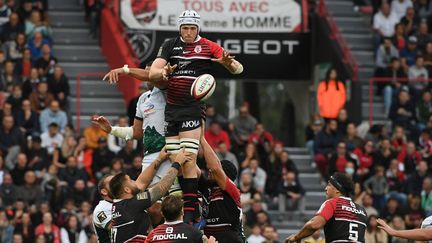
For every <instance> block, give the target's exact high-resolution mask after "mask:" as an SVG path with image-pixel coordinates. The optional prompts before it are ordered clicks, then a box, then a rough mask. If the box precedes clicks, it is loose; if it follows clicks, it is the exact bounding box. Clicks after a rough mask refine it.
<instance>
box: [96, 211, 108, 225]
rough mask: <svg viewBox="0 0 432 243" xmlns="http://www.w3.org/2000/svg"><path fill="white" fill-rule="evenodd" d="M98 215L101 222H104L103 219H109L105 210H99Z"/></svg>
mask: <svg viewBox="0 0 432 243" xmlns="http://www.w3.org/2000/svg"><path fill="white" fill-rule="evenodd" d="M96 217H97V219H98V220H99V222H101V223H102V222H103V221H105V219H107V216H106V214H105V212H104V211H101V212H99V213H98V214H97V215H96Z"/></svg>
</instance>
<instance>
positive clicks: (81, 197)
mask: <svg viewBox="0 0 432 243" xmlns="http://www.w3.org/2000/svg"><path fill="white" fill-rule="evenodd" d="M71 195H72V197H73V199H74V201H75V205H81V203H83V202H85V201H86V200H91V193H90V190H89V188H88V187H87V185H86V183H85V181H84V180H81V179H78V180H76V181H75V183H74V185H73V188H68V190H67V191H66V194H65V195H64V197H63V198H68V197H70V196H71Z"/></svg>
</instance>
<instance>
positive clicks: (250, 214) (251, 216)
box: [246, 200, 265, 227]
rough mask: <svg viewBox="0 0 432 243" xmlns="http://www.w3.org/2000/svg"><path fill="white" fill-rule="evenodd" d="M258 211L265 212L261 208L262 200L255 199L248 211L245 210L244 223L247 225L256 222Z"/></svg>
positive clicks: (250, 225)
mask: <svg viewBox="0 0 432 243" xmlns="http://www.w3.org/2000/svg"><path fill="white" fill-rule="evenodd" d="M259 213H265V211H264V209H263V205H262V202H261V201H259V200H255V201H254V202H253V203H252V207H251V208H250V209H249V210H248V211H246V224H247V225H248V226H249V227H252V226H253V225H255V224H257V221H258V214H259Z"/></svg>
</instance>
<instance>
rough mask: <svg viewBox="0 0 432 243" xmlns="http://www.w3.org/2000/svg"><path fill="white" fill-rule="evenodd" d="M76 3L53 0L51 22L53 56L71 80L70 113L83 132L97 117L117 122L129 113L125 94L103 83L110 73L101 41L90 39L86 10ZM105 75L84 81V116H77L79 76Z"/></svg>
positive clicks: (87, 78) (81, 108) (83, 79)
mask: <svg viewBox="0 0 432 243" xmlns="http://www.w3.org/2000/svg"><path fill="white" fill-rule="evenodd" d="M78 2H79V1H76V0H62V1H59V0H49V11H48V15H49V19H50V23H51V26H52V29H53V40H54V45H53V52H54V55H55V56H56V57H57V59H58V60H59V64H60V65H61V67H62V68H63V70H64V72H65V73H66V75H67V76H68V77H69V84H70V86H71V97H70V112H71V116H72V119H73V123H74V126H76V124H77V123H76V121H77V119H78V117H79V119H78V120H79V121H80V127H81V129H83V128H85V127H87V126H88V125H90V118H91V116H92V115H93V114H100V115H105V116H107V117H108V118H109V119H110V120H114V119H116V118H117V117H118V116H119V115H123V114H125V112H126V108H125V104H124V101H123V98H122V95H121V93H120V92H119V91H118V90H117V87H116V86H112V85H108V84H107V83H106V82H103V81H102V80H101V79H102V75H103V74H105V73H106V72H107V71H109V67H108V65H107V64H106V62H105V57H104V56H103V55H102V52H101V49H100V47H99V41H98V40H97V39H93V38H91V36H90V34H89V33H90V28H89V24H88V23H86V22H85V19H84V8H83V6H80V5H79V4H78ZM83 72H87V73H101V75H100V76H97V77H82V78H81V80H80V84H79V88H80V111H81V113H80V115H79V116H78V114H77V110H76V107H77V100H78V98H77V93H78V92H77V88H78V81H77V75H78V73H83Z"/></svg>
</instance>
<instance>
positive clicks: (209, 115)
mask: <svg viewBox="0 0 432 243" xmlns="http://www.w3.org/2000/svg"><path fill="white" fill-rule="evenodd" d="M213 121H215V122H217V123H219V124H220V125H221V127H222V129H224V130H226V131H227V130H228V120H227V119H226V118H225V117H224V116H222V115H221V114H219V113H218V112H217V111H216V107H214V106H213V105H207V107H206V124H205V125H206V128H209V127H210V125H211V124H212V122H213Z"/></svg>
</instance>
